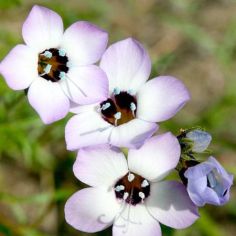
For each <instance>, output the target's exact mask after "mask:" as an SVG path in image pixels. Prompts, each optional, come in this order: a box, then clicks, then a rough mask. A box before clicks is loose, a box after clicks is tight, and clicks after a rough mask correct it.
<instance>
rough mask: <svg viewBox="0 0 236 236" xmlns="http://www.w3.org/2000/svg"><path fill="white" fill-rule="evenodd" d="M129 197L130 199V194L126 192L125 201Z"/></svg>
mask: <svg viewBox="0 0 236 236" xmlns="http://www.w3.org/2000/svg"><path fill="white" fill-rule="evenodd" d="M128 197H129V193H128V192H125V193H124V196H123V199H124V200H126V199H127V198H128Z"/></svg>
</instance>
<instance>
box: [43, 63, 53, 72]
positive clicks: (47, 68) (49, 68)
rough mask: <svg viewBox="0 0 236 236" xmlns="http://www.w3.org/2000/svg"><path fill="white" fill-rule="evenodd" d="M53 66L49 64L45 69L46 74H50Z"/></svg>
mask: <svg viewBox="0 0 236 236" xmlns="http://www.w3.org/2000/svg"><path fill="white" fill-rule="evenodd" d="M51 68H52V65H50V64H47V65H46V67H45V68H44V69H43V71H44V72H45V74H49V73H50V71H51Z"/></svg>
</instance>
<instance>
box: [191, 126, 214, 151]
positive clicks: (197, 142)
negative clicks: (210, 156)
mask: <svg viewBox="0 0 236 236" xmlns="http://www.w3.org/2000/svg"><path fill="white" fill-rule="evenodd" d="M186 138H188V139H189V140H191V141H192V147H191V150H192V151H193V152H197V153H201V152H204V151H205V150H206V149H207V148H208V146H209V144H210V143H211V140H212V137H211V135H210V134H209V133H207V132H206V131H203V130H200V129H194V130H191V131H190V132H187V133H186Z"/></svg>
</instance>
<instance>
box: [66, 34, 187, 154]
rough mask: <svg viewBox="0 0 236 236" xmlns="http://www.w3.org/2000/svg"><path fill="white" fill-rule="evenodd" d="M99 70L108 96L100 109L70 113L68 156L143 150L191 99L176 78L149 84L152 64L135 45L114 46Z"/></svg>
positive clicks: (162, 78) (121, 43)
mask: <svg viewBox="0 0 236 236" xmlns="http://www.w3.org/2000/svg"><path fill="white" fill-rule="evenodd" d="M100 67H101V68H102V69H103V70H104V71H105V72H106V74H107V77H108V80H109V95H108V96H107V98H106V99H104V101H103V102H101V103H97V104H94V105H90V106H85V107H81V106H79V107H76V106H74V108H72V109H71V111H72V112H75V113H77V115H75V116H74V117H72V118H71V119H70V120H69V122H68V124H67V126H66V130H65V137H66V143H67V148H68V150H77V149H79V148H81V147H86V146H90V145H97V144H105V143H109V144H111V145H114V146H119V147H129V148H137V147H140V146H141V145H142V144H143V142H144V141H145V140H146V139H147V138H149V137H151V136H152V134H153V133H154V132H155V131H156V130H157V128H158V126H157V124H156V122H160V121H164V120H167V119H169V118H171V117H172V116H174V115H175V114H176V113H177V112H178V111H179V110H180V109H181V108H182V107H183V106H184V104H185V103H186V102H187V101H188V100H189V98H190V96H189V92H188V90H187V89H186V87H185V86H184V85H183V83H182V82H181V81H179V80H177V79H175V78H174V77H171V76H159V77H156V78H154V79H152V80H149V81H148V82H147V79H148V77H149V75H150V71H151V61H150V58H149V56H148V54H147V52H146V51H145V49H144V48H143V47H142V45H141V44H140V43H139V42H137V41H136V40H134V39H131V38H128V39H125V40H122V41H119V42H117V43H114V44H112V45H111V46H110V47H109V48H108V49H107V50H106V51H105V53H104V55H103V56H102V59H101V63H100Z"/></svg>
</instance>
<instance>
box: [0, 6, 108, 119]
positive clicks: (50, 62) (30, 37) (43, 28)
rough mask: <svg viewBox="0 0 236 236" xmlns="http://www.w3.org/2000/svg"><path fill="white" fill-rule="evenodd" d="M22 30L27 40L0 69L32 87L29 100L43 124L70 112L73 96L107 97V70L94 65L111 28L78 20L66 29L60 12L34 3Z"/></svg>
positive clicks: (81, 99) (17, 85) (17, 86)
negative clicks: (106, 29)
mask: <svg viewBox="0 0 236 236" xmlns="http://www.w3.org/2000/svg"><path fill="white" fill-rule="evenodd" d="M22 35H23V39H24V41H25V43H26V45H23V44H20V45H17V46H16V47H14V48H13V49H12V50H11V51H10V53H9V54H8V55H7V56H6V57H5V58H4V60H3V61H2V62H1V64H0V72H1V74H2V75H3V76H4V78H5V80H6V82H7V84H8V86H9V87H10V88H12V89H14V90H21V89H27V88H29V90H28V99H29V102H30V104H31V105H32V107H33V108H34V109H35V110H36V111H37V112H38V113H39V115H40V117H41V119H42V120H43V122H44V123H51V122H54V121H56V120H59V119H61V118H63V117H65V115H66V114H67V113H68V111H69V108H70V100H72V101H74V102H76V103H79V104H89V103H94V102H98V101H102V100H104V99H105V98H106V96H107V90H108V84H107V78H106V75H105V74H104V72H103V71H102V70H101V69H100V68H99V67H97V66H95V65H91V64H93V63H95V62H97V61H98V60H99V59H100V57H101V55H102V54H103V52H104V51H105V48H106V45H107V41H108V35H107V33H106V32H104V31H103V30H101V29H99V28H98V27H97V26H95V25H92V24H90V23H88V22H84V21H79V22H76V23H74V24H72V25H71V26H70V27H69V28H68V29H67V30H66V31H65V32H64V33H63V22H62V19H61V17H60V16H59V15H58V14H57V13H55V12H53V11H51V10H49V9H47V8H45V7H40V6H34V7H33V8H32V10H31V12H30V13H29V16H28V17H27V19H26V21H25V22H24V24H23V28H22Z"/></svg>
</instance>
